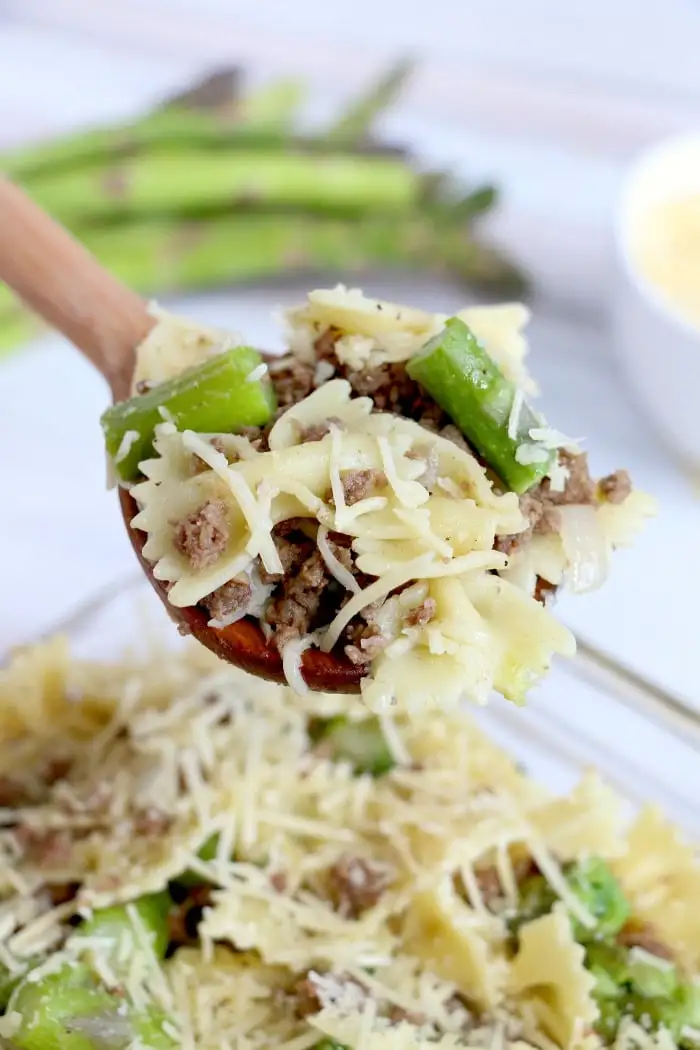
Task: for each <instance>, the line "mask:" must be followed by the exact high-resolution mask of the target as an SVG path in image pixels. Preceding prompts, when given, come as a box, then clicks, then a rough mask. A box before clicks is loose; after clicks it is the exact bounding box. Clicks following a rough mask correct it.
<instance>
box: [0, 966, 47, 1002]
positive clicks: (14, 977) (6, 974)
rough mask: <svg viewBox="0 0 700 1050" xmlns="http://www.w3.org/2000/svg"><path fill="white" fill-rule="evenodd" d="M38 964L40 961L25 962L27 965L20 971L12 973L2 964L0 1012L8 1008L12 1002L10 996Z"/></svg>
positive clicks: (0, 974) (0, 969)
mask: <svg viewBox="0 0 700 1050" xmlns="http://www.w3.org/2000/svg"><path fill="white" fill-rule="evenodd" d="M38 962H39V959H34V958H32V959H27V960H24V961H23V963H25V964H24V965H23V968H22V969H21V970H19V971H11V970H9V969H8V967H7V966H5V965H4V963H0V1011H2V1010H4V1009H5V1008H6V1006H7V1004H8V1002H9V1001H10V996H11V995H12V993H13V992H14V990H15V988H16V987H17V985H18V984H19V983H20V982H21V981H22V979H23V977H24V975H25V974H26V972H27V970H31V969H32V967H33V966H36V964H37V963H38Z"/></svg>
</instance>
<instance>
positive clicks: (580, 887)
mask: <svg viewBox="0 0 700 1050" xmlns="http://www.w3.org/2000/svg"><path fill="white" fill-rule="evenodd" d="M566 881H567V882H568V883H569V886H570V887H571V889H572V890H573V892H574V893H575V894H576V896H577V897H578V899H579V900H580V901H581V904H583V906H584V908H585V909H586V911H587V912H589V913H590V914H591V915H592V916H593V918H594V919H596V920H597V921H596V925H595V928H594V929H593V930H591V929H590V928H588V927H586V926H583V924H582V923H579V922H577V921H574V923H573V927H574V936H575V937H576V940H577V941H580V942H581V944H585V943H586V941H588V940H591V939H593V938H601V937H613V936H614V935H615V934H616V933H618V932H619V931H620V930H621V929H622V927H623V926H624V924H625V923H626V921H627V919H628V918H629V914H630V908H629V904H628V903H627V898H626V897H625V895H624V893H623V891H622V887H621V885H620V883H619V882H618V880H617V879H616V878H615V876H614V875H613V873H612V871H611V870H610V868H609V867H608V865H607V864H606V863H605V861H604V860H601V858H600V857H590V858H589V859H588V860H583V861H579V862H577V863H575V864H572V865H570V866H569V867H568V868H567V870H566Z"/></svg>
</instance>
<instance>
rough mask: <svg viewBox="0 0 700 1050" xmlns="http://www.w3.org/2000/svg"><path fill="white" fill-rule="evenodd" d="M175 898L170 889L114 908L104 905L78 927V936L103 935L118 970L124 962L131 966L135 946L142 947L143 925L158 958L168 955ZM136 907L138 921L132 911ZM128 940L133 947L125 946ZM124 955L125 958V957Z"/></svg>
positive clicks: (76, 933) (128, 943) (101, 936)
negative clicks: (171, 916)
mask: <svg viewBox="0 0 700 1050" xmlns="http://www.w3.org/2000/svg"><path fill="white" fill-rule="evenodd" d="M170 905H171V900H170V897H169V896H168V894H167V893H153V894H150V895H148V896H145V897H139V899H138V900H136V901H134V902H133V903H132V904H130V905H125V904H115V905H114V906H113V907H111V908H100V909H99V910H98V911H95V912H94V913H93V915H92V916H91V917H90V918H89V919H87V920H86V921H85V922H84V923H82V925H81V926H79V927H78V929H77V930H76V931H75V937H77V938H80V937H99V938H100V940H101V941H103V942H105V943H109V944H110V949H111V951H110V954H111V956H112V958H111V959H110V961H111V963H112V966H113V967H114V968H115V970H116V971H117V972H119V970H120V968H121V967H120V963H122V962H123V964H125V966H126V967H127V968H128V965H129V962H130V957H131V954H132V951H133V950H134V949H136V950H138V949H139V947H140V941H139V940H138V934H139V932H140V929H139V928H143V930H144V931H145V933H146V936H147V937H148V940H149V943H150V947H151V949H152V950H153V954H154V955H155V957H156V958H157V959H163V958H165V953H166V951H167V948H168V937H169V935H168V912H169V910H170ZM132 909H133V913H132V914H133V915H134V919H135V921H132V917H131V914H130V912H131V911H132ZM125 944H126V946H127V948H128V949H129V950H126V951H125V950H124V945H125ZM122 955H124V956H125V958H124V959H123V960H122Z"/></svg>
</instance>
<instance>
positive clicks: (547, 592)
mask: <svg viewBox="0 0 700 1050" xmlns="http://www.w3.org/2000/svg"><path fill="white" fill-rule="evenodd" d="M556 596H557V585H556V584H555V583H550V582H549V580H544V579H543V578H542V577H541V576H538V577H537V580H536V582H535V592H534V594H533V598H534V599H535V601H536V602H539V603H540V605H549V604H550V603H551V602H553V601H554V599H555V598H556Z"/></svg>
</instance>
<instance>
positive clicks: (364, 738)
mask: <svg viewBox="0 0 700 1050" xmlns="http://www.w3.org/2000/svg"><path fill="white" fill-rule="evenodd" d="M311 735H312V738H313V739H314V740H315V741H317V742H319V743H322V744H323V745H324V746H325V748H327V749H328V754H329V757H330V758H331V759H332V760H333V761H334V762H340V761H345V762H349V763H350V764H351V765H352V767H353V769H354V770H355V772H356V773H370V774H371V775H372V776H373V777H381V776H383V775H384V774H385V773H388V772H389V771H390V770H391V769H393V768H394V766H395V765H396V763H395V761H394V757H393V755H392V753H391V751H390V749H389V746H388V745H387V742H386V740H385V739H384V734H383V733H382V728H381V725H380V723H379V719H378V718H365V719H363V721H361V722H354V721H350V719H348V718H345V716H344V715H337V716H336V717H335V718H330V719H328V720H327V721H322V722H319V723H317V724H316V725H314V726H312V727H311Z"/></svg>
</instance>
